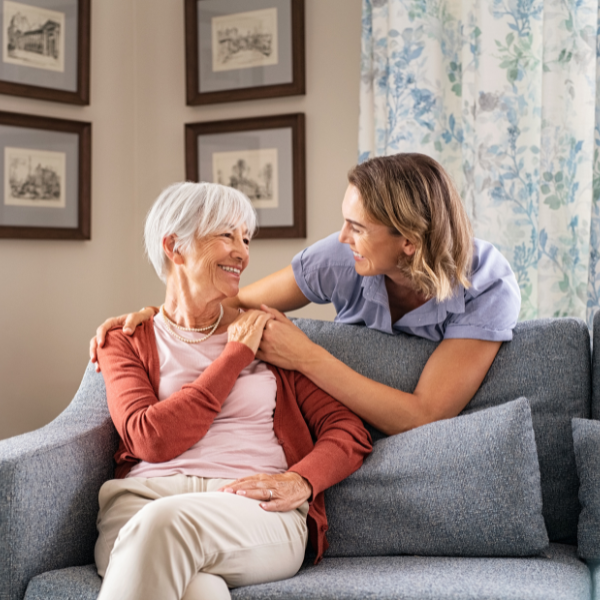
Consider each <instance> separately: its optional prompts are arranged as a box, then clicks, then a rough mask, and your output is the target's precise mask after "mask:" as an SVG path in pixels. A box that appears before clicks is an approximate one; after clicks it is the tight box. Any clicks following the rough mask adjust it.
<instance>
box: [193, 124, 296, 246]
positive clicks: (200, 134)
mask: <svg viewBox="0 0 600 600" xmlns="http://www.w3.org/2000/svg"><path fill="white" fill-rule="evenodd" d="M304 130H305V127H304V114H302V113H297V114H291V115H278V116H274V117H257V118H253V119H236V120H231V121H211V122H207V123H188V124H187V125H186V126H185V145H186V152H185V159H186V177H187V179H188V180H190V181H209V182H213V183H221V184H223V185H228V186H230V187H233V188H236V189H238V190H240V191H242V192H244V194H246V196H248V198H250V201H251V202H252V204H253V206H254V208H255V209H256V213H257V215H258V232H257V234H256V235H255V236H254V237H255V239H268V238H304V237H306V175H305V137H304Z"/></svg>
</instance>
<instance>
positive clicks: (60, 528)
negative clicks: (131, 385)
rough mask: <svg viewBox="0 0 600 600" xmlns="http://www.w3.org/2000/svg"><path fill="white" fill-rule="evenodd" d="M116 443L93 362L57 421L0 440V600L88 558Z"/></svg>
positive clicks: (17, 596)
mask: <svg viewBox="0 0 600 600" xmlns="http://www.w3.org/2000/svg"><path fill="white" fill-rule="evenodd" d="M117 441H118V438H117V434H116V431H115V429H114V427H113V424H112V421H111V419H110V414H109V412H108V408H107V406H106V392H105V388H104V380H103V379H102V375H100V374H97V373H95V371H94V368H93V365H91V364H90V365H88V368H87V370H86V372H85V375H84V377H83V381H82V382H81V385H80V387H79V390H78V391H77V394H76V395H75V398H74V399H73V401H72V402H71V404H70V405H69V406H68V407H67V408H66V409H65V410H64V411H63V412H62V413H61V414H60V415H59V416H58V417H57V418H56V419H55V420H54V421H52V422H51V423H50V424H49V425H46V426H45V427H42V428H41V429H38V430H37V431H32V432H31V433H26V434H24V435H20V436H17V437H13V438H9V439H7V440H4V441H0V557H1V560H0V598H1V599H2V600H21V599H22V598H23V595H24V593H25V588H26V587H27V584H28V582H29V580H30V579H31V578H32V577H34V576H36V575H38V574H40V573H44V572H46V571H50V570H53V569H61V568H64V567H69V566H75V565H83V564H88V563H90V562H93V560H94V558H93V556H94V555H93V551H94V543H95V541H96V536H97V532H96V516H97V513H98V490H99V488H100V486H101V485H102V483H103V482H104V481H106V480H107V479H109V478H111V477H112V470H113V463H112V456H113V454H114V451H115V449H116V446H117Z"/></svg>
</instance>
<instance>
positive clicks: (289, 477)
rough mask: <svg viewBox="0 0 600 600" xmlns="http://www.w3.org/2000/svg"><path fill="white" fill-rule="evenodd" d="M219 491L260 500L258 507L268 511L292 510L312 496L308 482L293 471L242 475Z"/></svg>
mask: <svg viewBox="0 0 600 600" xmlns="http://www.w3.org/2000/svg"><path fill="white" fill-rule="evenodd" d="M219 491H221V492H226V493H229V494H237V495H238V496H246V498H252V499H253V500H261V501H262V502H261V504H260V507H261V508H262V509H264V510H267V511H270V512H287V511H289V510H294V509H295V508H298V507H299V506H302V504H304V502H306V501H307V500H308V499H309V498H310V497H311V496H312V486H311V485H310V483H308V481H307V480H306V479H304V477H302V476H301V475H298V473H294V472H293V471H287V472H286V473H278V474H275V475H267V474H264V473H259V474H258V475H250V476H249V477H242V478H241V479H237V480H236V481H234V482H232V483H230V484H228V485H226V486H224V487H222V488H221V489H220V490H219Z"/></svg>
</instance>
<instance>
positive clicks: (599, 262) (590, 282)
mask: <svg viewBox="0 0 600 600" xmlns="http://www.w3.org/2000/svg"><path fill="white" fill-rule="evenodd" d="M598 23H599V20H598V0H363V38H362V77H361V98H360V105H361V111H360V139H359V148H360V158H359V160H361V161H363V160H365V159H367V158H369V157H372V156H381V155H389V154H394V153H396V152H422V153H424V154H428V155H430V156H432V157H433V158H435V159H436V160H438V161H439V162H440V163H441V164H442V165H444V167H445V168H446V169H447V170H448V171H449V173H450V174H451V175H452V177H453V178H454V180H455V182H456V184H457V186H458V188H459V190H460V191H461V193H462V197H463V199H464V202H465V206H466V207H467V210H468V212H469V216H470V217H471V220H472V222H473V226H474V229H475V234H476V236H477V237H480V238H483V239H486V240H489V241H490V242H492V243H493V244H495V245H496V246H497V247H498V248H499V249H500V250H501V251H502V253H503V254H504V255H505V256H506V257H507V258H508V260H509V261H510V263H511V265H512V268H513V270H514V272H515V274H516V276H517V279H518V281H519V285H520V288H521V295H522V310H521V318H522V319H532V318H537V317H552V316H576V317H580V318H583V319H586V318H587V319H588V322H589V323H591V318H592V314H593V312H594V310H595V309H597V308H598V306H599V296H600V252H599V250H598V244H599V243H600V206H599V204H598V203H599V199H600V157H599V149H600V108H598V102H597V97H598V86H597V81H600V77H599V73H600V70H599V69H598V65H599V64H600V61H599V60H598V56H599V48H600V36H599V34H598Z"/></svg>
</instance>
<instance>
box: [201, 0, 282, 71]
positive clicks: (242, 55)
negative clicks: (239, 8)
mask: <svg viewBox="0 0 600 600" xmlns="http://www.w3.org/2000/svg"><path fill="white" fill-rule="evenodd" d="M278 56H279V53H278V39H277V8H267V9H264V10H253V11H250V12H244V13H235V14H232V15H227V16H223V17H213V19H212V58H213V61H212V62H213V65H212V66H213V71H231V70H234V69H249V68H252V67H265V66H268V65H276V64H277V63H278V62H279V58H278Z"/></svg>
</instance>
